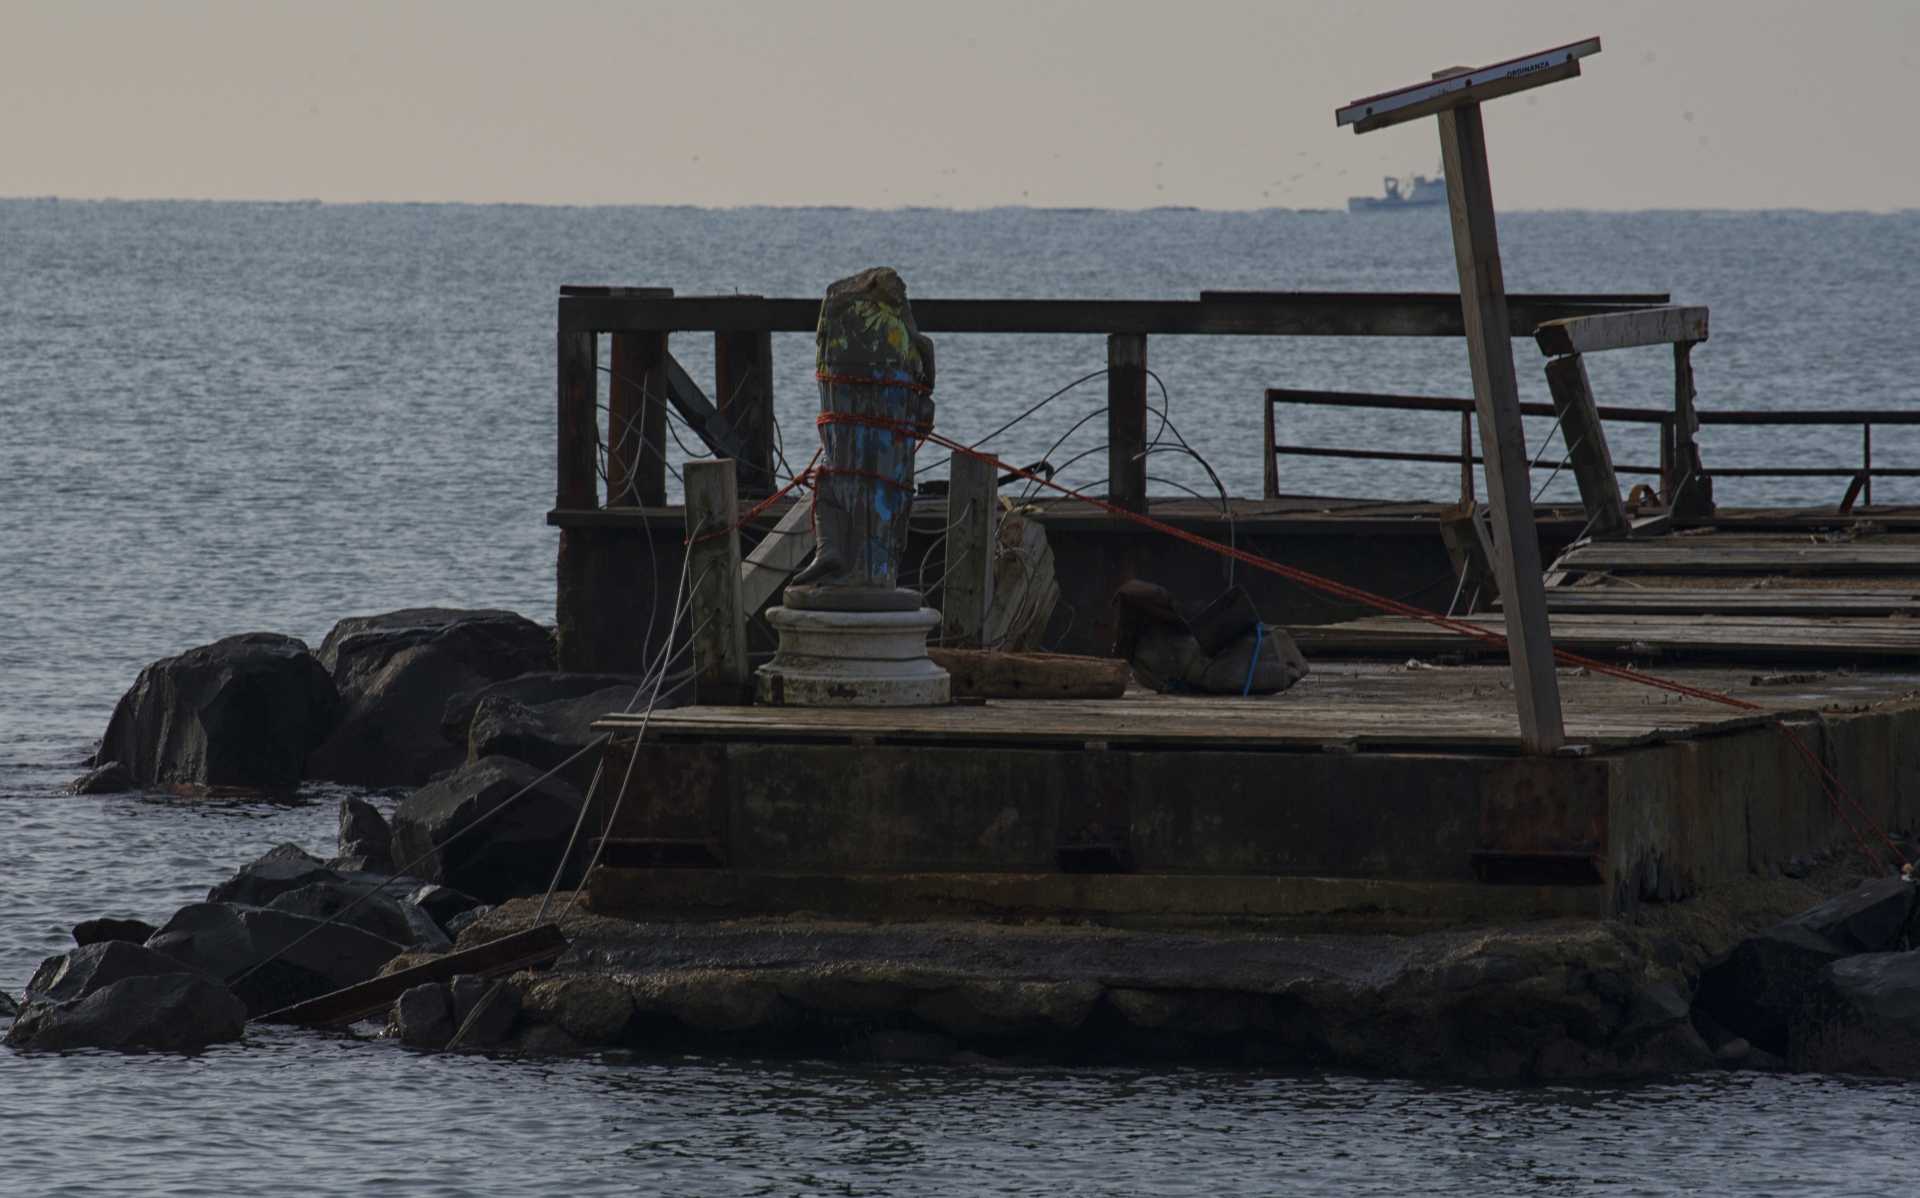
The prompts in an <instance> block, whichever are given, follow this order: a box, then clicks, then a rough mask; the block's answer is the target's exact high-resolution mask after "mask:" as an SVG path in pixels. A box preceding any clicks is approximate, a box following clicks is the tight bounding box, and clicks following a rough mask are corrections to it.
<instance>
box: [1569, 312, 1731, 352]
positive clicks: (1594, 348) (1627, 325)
mask: <svg viewBox="0 0 1920 1198" xmlns="http://www.w3.org/2000/svg"><path fill="white" fill-rule="evenodd" d="M1533 339H1534V340H1535V341H1536V342H1538V343H1539V345H1540V352H1541V353H1543V354H1545V355H1547V356H1548V357H1557V356H1558V355H1560V354H1590V353H1597V352H1599V351H1600V350H1603V349H1630V348H1632V347H1633V346H1636V345H1669V344H1672V343H1674V342H1678V341H1705V340H1706V339H1707V310H1706V308H1704V307H1681V306H1678V305H1674V306H1671V307H1666V308H1646V309H1643V310H1641V311H1638V312H1608V313H1604V314H1602V315H1597V316H1575V317H1571V318H1569V319H1566V320H1549V321H1547V322H1546V323H1544V324H1542V325H1541V326H1540V327H1539V328H1538V329H1537V330H1535V331H1534V334H1533Z"/></svg>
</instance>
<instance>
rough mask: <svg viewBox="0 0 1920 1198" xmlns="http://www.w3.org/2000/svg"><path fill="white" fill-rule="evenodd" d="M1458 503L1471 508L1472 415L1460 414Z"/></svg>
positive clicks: (1468, 413) (1469, 413)
mask: <svg viewBox="0 0 1920 1198" xmlns="http://www.w3.org/2000/svg"><path fill="white" fill-rule="evenodd" d="M1460 502H1461V503H1464V504H1466V505H1467V506H1468V507H1472V506H1473V413H1472V412H1462V413H1460Z"/></svg>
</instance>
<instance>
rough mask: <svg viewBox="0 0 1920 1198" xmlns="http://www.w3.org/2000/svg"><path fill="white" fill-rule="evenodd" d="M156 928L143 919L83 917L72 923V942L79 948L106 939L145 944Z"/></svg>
mask: <svg viewBox="0 0 1920 1198" xmlns="http://www.w3.org/2000/svg"><path fill="white" fill-rule="evenodd" d="M157 930H158V929H156V928H155V927H154V926H153V925H152V924H150V923H148V922H147V921H146V920H144V919H83V920H81V921H80V922H79V923H77V924H74V925H73V942H74V943H75V944H77V945H79V946H80V947H81V948H85V947H86V946H87V945H89V944H100V943H103V942H105V941H108V940H125V941H127V942H128V943H129V944H145V943H146V940H147V937H149V936H151V935H153V934H154V932H155V931H157Z"/></svg>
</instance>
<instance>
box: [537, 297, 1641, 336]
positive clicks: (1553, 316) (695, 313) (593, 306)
mask: <svg viewBox="0 0 1920 1198" xmlns="http://www.w3.org/2000/svg"><path fill="white" fill-rule="evenodd" d="M1663 298H1664V297H1663ZM1634 306H1636V307H1644V306H1645V304H1644V303H1640V302H1637V301H1634ZM1621 307H1622V305H1621V304H1620V303H1619V302H1614V300H1613V297H1601V298H1600V299H1598V300H1595V299H1594V298H1593V297H1587V298H1584V299H1583V298H1581V297H1572V296H1558V295H1554V296H1543V297H1535V296H1528V295H1516V296H1511V297H1509V303H1508V313H1509V322H1508V326H1507V327H1508V330H1509V332H1510V334H1511V335H1512V336H1515V337H1531V336H1532V335H1533V333H1534V330H1535V329H1537V328H1538V327H1539V326H1540V325H1541V324H1543V323H1545V322H1547V321H1551V320H1558V319H1562V318H1564V317H1570V316H1583V315H1589V314H1605V313H1610V312H1616V311H1619V310H1620V308H1621ZM913 314H914V321H915V323H916V324H918V325H919V327H920V329H921V331H922V332H927V333H1070V334H1071V333H1086V334H1108V333H1137V334H1140V335H1142V336H1145V335H1150V334H1161V333H1164V334H1181V335H1187V334H1191V335H1205V336H1248V337H1273V336H1277V337H1285V336H1296V337H1458V336H1461V335H1462V333H1463V332H1464V329H1463V326H1462V324H1461V318H1460V301H1459V297H1458V296H1448V295H1436V294H1431V293H1425V292H1418V293H1411V294H1392V293H1365V292H1361V293H1344V292H1283V293H1248V294H1234V293H1225V292H1222V293H1208V294H1207V296H1206V297H1205V298H1202V299H1198V300H1094V299H916V300H914V302H913ZM819 320H820V301H819V300H817V299H753V298H749V297H735V296H718V297H712V298H703V297H698V296H680V297H675V298H671V299H660V298H647V297H628V296H598V295H569V296H563V297H562V298H561V300H560V328H561V329H562V330H564V331H568V332H600V333H612V332H639V331H648V330H651V331H661V330H672V331H675V332H682V331H685V332H700V331H706V332H751V331H758V330H762V329H765V330H770V331H772V332H775V333H810V332H812V331H813V330H814V328H815V326H816V325H817V324H818V323H819Z"/></svg>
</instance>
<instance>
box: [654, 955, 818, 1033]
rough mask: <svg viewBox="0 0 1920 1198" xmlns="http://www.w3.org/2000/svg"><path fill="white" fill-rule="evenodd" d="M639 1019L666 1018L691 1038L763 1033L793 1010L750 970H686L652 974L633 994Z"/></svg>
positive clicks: (787, 1017) (769, 983)
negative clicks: (695, 1034) (693, 1033)
mask: <svg viewBox="0 0 1920 1198" xmlns="http://www.w3.org/2000/svg"><path fill="white" fill-rule="evenodd" d="M633 998H634V1007H635V1009H636V1011H638V1012H639V1013H640V1014H642V1015H649V1016H665V1017H667V1018H669V1019H672V1020H675V1021H676V1022H678V1023H680V1024H682V1025H684V1026H686V1027H689V1028H691V1029H693V1030H694V1031H696V1032H707V1033H716V1032H718V1033H725V1034H728V1035H739V1034H742V1033H750V1032H751V1033H764V1032H768V1031H772V1030H774V1029H776V1028H779V1027H781V1026H783V1025H785V1024H787V1023H788V1022H789V1021H790V1019H791V1018H792V1015H793V1008H792V1006H791V1005H790V1004H789V1003H788V1002H787V1000H786V999H785V998H784V997H783V996H782V995H781V993H780V991H779V989H778V988H777V987H776V986H775V985H773V984H772V983H771V982H770V981H767V980H764V979H762V978H759V977H756V976H754V973H753V972H752V971H751V970H740V969H687V970H676V971H672V972H668V973H661V974H655V975H653V976H651V977H648V978H646V979H645V980H644V981H643V982H642V983H641V984H640V986H639V987H638V989H637V991H636V992H633Z"/></svg>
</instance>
